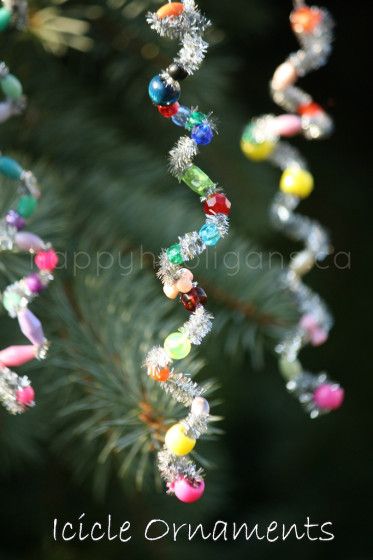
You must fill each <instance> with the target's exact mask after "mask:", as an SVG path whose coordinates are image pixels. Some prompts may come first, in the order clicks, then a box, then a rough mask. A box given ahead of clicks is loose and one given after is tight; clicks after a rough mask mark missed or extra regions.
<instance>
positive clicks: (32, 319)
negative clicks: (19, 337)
mask: <svg viewBox="0 0 373 560" xmlns="http://www.w3.org/2000/svg"><path fill="white" fill-rule="evenodd" d="M18 323H19V327H20V329H21V331H22V332H23V334H24V335H25V337H26V338H28V339H29V341H30V342H32V344H36V345H37V346H41V345H42V344H43V342H44V339H45V337H44V332H43V327H42V326H41V322H40V321H39V319H38V318H37V317H36V315H34V314H33V313H32V311H30V310H29V309H27V308H26V309H23V310H22V311H20V312H19V313H18Z"/></svg>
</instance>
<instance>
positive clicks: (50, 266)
mask: <svg viewBox="0 0 373 560" xmlns="http://www.w3.org/2000/svg"><path fill="white" fill-rule="evenodd" d="M34 261H35V264H36V266H37V267H38V269H39V270H48V271H50V272H51V271H52V270H54V269H55V268H56V266H57V264H58V256H57V254H56V252H55V251H54V250H53V249H48V250H47V251H39V252H38V253H37V254H36V255H35V259H34Z"/></svg>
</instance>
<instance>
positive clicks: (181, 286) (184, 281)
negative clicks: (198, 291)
mask: <svg viewBox="0 0 373 560" xmlns="http://www.w3.org/2000/svg"><path fill="white" fill-rule="evenodd" d="M179 274H180V276H179V279H178V280H177V281H176V283H175V286H176V288H177V289H178V290H179V292H182V293H183V294H184V293H185V292H189V290H191V289H192V288H193V273H192V272H191V271H190V270H189V269H188V268H182V269H181V270H180V271H179Z"/></svg>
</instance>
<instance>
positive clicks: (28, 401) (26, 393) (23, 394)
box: [16, 385, 35, 406]
mask: <svg viewBox="0 0 373 560" xmlns="http://www.w3.org/2000/svg"><path fill="white" fill-rule="evenodd" d="M16 398H17V402H18V403H19V404H22V405H24V406H31V405H32V404H33V402H34V400H35V391H34V389H33V388H32V387H31V385H28V387H24V388H23V389H19V390H18V391H17V392H16Z"/></svg>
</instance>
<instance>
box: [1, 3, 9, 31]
mask: <svg viewBox="0 0 373 560" xmlns="http://www.w3.org/2000/svg"><path fill="white" fill-rule="evenodd" d="M11 19H12V12H11V10H8V8H5V6H3V7H2V8H0V31H4V29H6V28H7V27H8V25H9V23H10V20H11Z"/></svg>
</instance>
